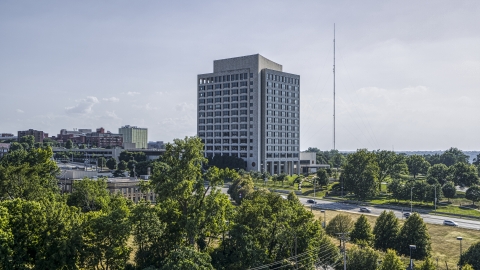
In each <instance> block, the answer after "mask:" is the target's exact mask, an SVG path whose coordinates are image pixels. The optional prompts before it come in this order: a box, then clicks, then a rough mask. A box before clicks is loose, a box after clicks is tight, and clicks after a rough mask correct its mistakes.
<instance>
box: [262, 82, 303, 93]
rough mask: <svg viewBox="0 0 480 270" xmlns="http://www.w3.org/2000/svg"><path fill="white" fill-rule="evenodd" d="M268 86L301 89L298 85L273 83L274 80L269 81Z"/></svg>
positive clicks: (292, 89) (293, 89)
mask: <svg viewBox="0 0 480 270" xmlns="http://www.w3.org/2000/svg"><path fill="white" fill-rule="evenodd" d="M267 87H274V88H280V89H283V90H290V91H298V90H300V87H298V86H292V85H286V84H281V83H272V82H267Z"/></svg>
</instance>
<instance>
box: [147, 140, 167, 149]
mask: <svg viewBox="0 0 480 270" xmlns="http://www.w3.org/2000/svg"><path fill="white" fill-rule="evenodd" d="M148 149H165V144H164V143H163V141H156V142H148Z"/></svg>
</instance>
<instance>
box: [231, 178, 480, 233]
mask: <svg viewBox="0 0 480 270" xmlns="http://www.w3.org/2000/svg"><path fill="white" fill-rule="evenodd" d="M227 190H228V188H225V187H224V188H222V192H223V193H225V194H227ZM283 195H285V196H286V194H283ZM299 199H300V202H302V204H304V205H307V206H311V205H312V204H311V203H307V200H308V198H303V197H299ZM316 202H317V203H316V204H314V205H313V206H314V209H317V210H328V209H330V210H337V211H338V210H340V211H346V212H352V213H361V212H360V207H359V206H358V205H355V204H346V203H341V202H335V201H327V200H319V199H317V200H316ZM368 208H369V209H370V210H371V211H372V212H371V213H369V214H370V215H374V216H379V215H380V214H381V213H382V212H383V211H384V210H385V209H384V208H377V207H374V206H369V207H368ZM387 210H392V211H393V212H394V213H395V216H397V217H398V218H400V219H402V218H404V217H403V216H402V211H401V210H400V211H399V210H393V209H387ZM404 211H405V212H410V209H404ZM420 216H421V217H422V218H423V220H424V221H425V222H426V223H431V224H443V221H444V220H452V221H455V222H456V223H457V224H458V227H460V228H465V229H472V230H480V221H476V220H469V219H462V218H454V217H446V216H437V215H431V214H420Z"/></svg>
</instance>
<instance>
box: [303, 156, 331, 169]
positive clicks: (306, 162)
mask: <svg viewBox="0 0 480 270" xmlns="http://www.w3.org/2000/svg"><path fill="white" fill-rule="evenodd" d="M328 168H330V165H328V164H317V153H315V152H301V153H300V170H301V172H302V173H316V172H317V170H318V169H328Z"/></svg>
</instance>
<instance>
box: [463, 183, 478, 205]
mask: <svg viewBox="0 0 480 270" xmlns="http://www.w3.org/2000/svg"><path fill="white" fill-rule="evenodd" d="M465 198H466V199H467V200H470V201H472V204H473V205H475V202H478V201H479V200H480V187H479V186H476V185H475V186H471V187H469V188H468V189H467V192H465Z"/></svg>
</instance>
